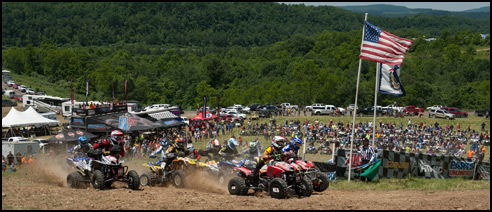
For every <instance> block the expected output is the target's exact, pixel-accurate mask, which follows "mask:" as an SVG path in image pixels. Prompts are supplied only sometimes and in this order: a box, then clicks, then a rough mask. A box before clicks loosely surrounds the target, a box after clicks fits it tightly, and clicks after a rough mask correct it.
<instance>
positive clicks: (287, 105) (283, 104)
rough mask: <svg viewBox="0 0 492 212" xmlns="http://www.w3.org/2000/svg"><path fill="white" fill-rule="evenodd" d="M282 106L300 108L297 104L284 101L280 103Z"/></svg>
mask: <svg viewBox="0 0 492 212" xmlns="http://www.w3.org/2000/svg"><path fill="white" fill-rule="evenodd" d="M280 106H281V107H283V106H285V109H289V108H290V109H292V108H299V106H297V105H291V104H290V103H282V104H280Z"/></svg>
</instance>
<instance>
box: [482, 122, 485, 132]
mask: <svg viewBox="0 0 492 212" xmlns="http://www.w3.org/2000/svg"><path fill="white" fill-rule="evenodd" d="M484 130H485V122H482V131H484Z"/></svg>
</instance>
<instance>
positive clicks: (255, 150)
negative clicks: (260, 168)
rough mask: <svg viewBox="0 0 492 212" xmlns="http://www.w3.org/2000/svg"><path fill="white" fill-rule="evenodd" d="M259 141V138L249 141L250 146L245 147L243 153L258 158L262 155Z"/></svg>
mask: <svg viewBox="0 0 492 212" xmlns="http://www.w3.org/2000/svg"><path fill="white" fill-rule="evenodd" d="M258 143H259V141H258V139H256V140H254V141H251V142H249V148H247V149H244V150H243V151H242V152H241V155H246V157H248V158H250V159H254V158H255V157H258V158H259V157H261V152H260V151H261V150H260V148H259V145H258Z"/></svg>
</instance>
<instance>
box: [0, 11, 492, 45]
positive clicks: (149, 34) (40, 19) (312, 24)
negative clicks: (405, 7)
mask: <svg viewBox="0 0 492 212" xmlns="http://www.w3.org/2000/svg"><path fill="white" fill-rule="evenodd" d="M398 8H399V7H391V8H389V9H391V10H396V9H398ZM371 11H372V10H371ZM370 14H371V17H370V19H369V20H371V22H372V23H373V24H377V25H378V26H380V27H383V28H385V29H386V30H391V31H393V32H395V31H396V32H399V34H400V36H404V37H415V34H413V33H410V32H409V31H408V30H406V29H408V28H412V29H416V30H419V31H420V32H422V33H423V34H426V35H428V36H438V35H440V33H441V30H436V29H443V28H448V29H450V30H451V32H453V33H454V32H456V31H459V30H470V31H472V32H479V33H490V18H480V19H477V18H462V17H453V18H452V20H450V16H448V15H442V16H441V15H440V16H426V15H424V16H411V17H406V18H405V20H402V19H401V18H400V17H395V18H389V17H377V13H375V14H373V13H372V12H371V13H370ZM467 14H468V13H467ZM431 15H432V14H431ZM363 19H364V15H361V14H359V13H355V12H351V11H347V10H345V9H341V8H337V7H331V6H318V7H314V6H304V5H286V4H278V3H273V2H251V3H250V2H219V3H210V2H207V3H200V2H181V3H179V2H142V3H141V2H73V3H70V2H56V3H55V2H52V3H50V2H27V3H26V2H4V3H3V4H2V49H5V48H8V47H10V46H18V47H25V46H26V45H28V44H32V45H34V46H39V45H40V44H41V42H42V41H43V40H46V39H50V40H52V41H53V42H54V43H55V44H56V45H58V46H66V47H69V46H107V45H120V44H145V45H161V46H172V47H208V46H214V47H230V46H243V47H246V46H264V45H268V44H273V43H275V42H279V41H283V40H286V39H289V38H291V37H292V36H293V35H296V34H301V35H304V36H310V35H314V34H317V33H321V32H322V31H323V30H329V31H337V32H349V31H351V30H359V29H360V28H361V26H362V25H363V24H362V23H363ZM423 20H424V21H425V24H422V23H423Z"/></svg>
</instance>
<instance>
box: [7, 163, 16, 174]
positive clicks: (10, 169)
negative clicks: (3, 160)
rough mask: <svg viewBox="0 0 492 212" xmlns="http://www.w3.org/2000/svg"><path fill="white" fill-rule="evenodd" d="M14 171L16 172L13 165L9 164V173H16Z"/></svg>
mask: <svg viewBox="0 0 492 212" xmlns="http://www.w3.org/2000/svg"><path fill="white" fill-rule="evenodd" d="M16 171H17V167H15V165H14V164H13V163H12V164H10V168H9V173H12V172H16Z"/></svg>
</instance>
